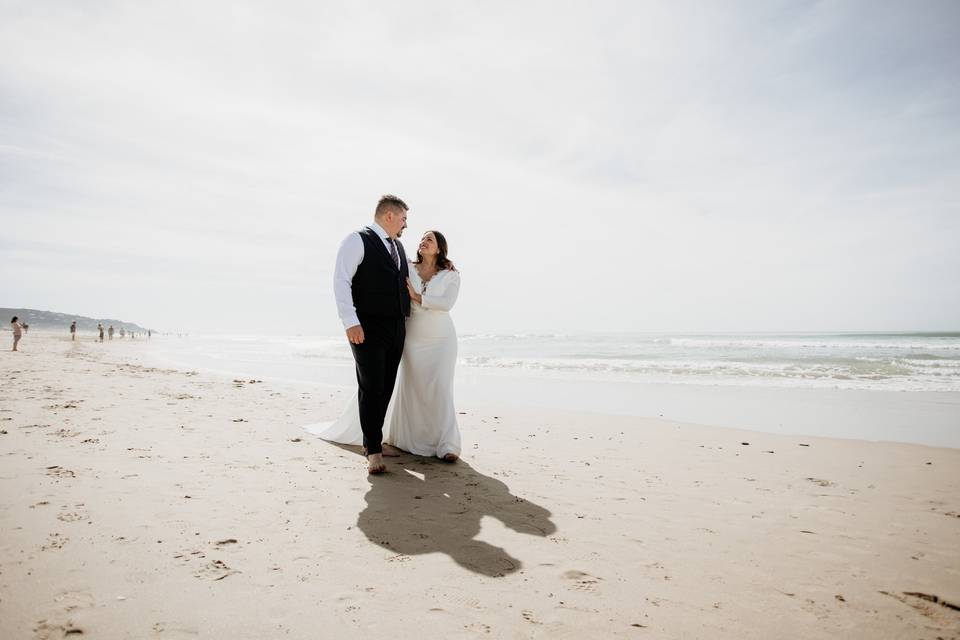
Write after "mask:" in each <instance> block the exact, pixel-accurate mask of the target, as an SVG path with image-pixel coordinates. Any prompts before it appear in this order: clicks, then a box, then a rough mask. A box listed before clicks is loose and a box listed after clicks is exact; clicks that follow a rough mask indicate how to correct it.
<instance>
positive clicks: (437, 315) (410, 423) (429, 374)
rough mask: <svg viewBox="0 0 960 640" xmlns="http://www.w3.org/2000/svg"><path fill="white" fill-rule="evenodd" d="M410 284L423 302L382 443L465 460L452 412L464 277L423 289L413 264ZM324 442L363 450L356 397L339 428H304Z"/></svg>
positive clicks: (443, 278)
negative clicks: (456, 308) (457, 307)
mask: <svg viewBox="0 0 960 640" xmlns="http://www.w3.org/2000/svg"><path fill="white" fill-rule="evenodd" d="M410 282H411V284H412V285H413V287H414V289H416V290H417V291H420V292H421V295H422V296H423V302H422V303H420V304H418V303H416V302H413V301H411V304H410V317H409V318H408V319H407V337H406V340H405V341H404V344H403V357H402V359H401V360H400V370H399V371H398V373H397V382H396V385H395V386H394V388H393V397H392V398H391V399H390V405H389V406H388V408H387V416H386V418H385V419H384V421H383V422H384V424H383V441H384V442H386V443H388V444H391V445H393V446H395V447H396V448H398V449H401V450H403V451H408V452H410V453H414V454H417V455H420V456H437V457H438V458H443V457H444V456H446V455H447V454H451V453H452V454H453V455H455V456H458V457H459V456H460V428H459V427H458V426H457V412H456V410H455V409H454V406H453V373H454V369H455V367H456V364H457V331H456V329H455V328H454V326H453V320H452V319H451V318H450V309H451V308H453V305H454V303H455V302H456V301H457V295H458V294H459V293H460V274H459V273H458V272H456V271H449V270H448V271H440V272H439V273H437V274H436V275H435V276H433V278H431V279H430V281H429V282H427V283H424V282H423V281H422V280H421V279H420V276H419V275H418V274H417V270H416V268H415V267H414V265H413V263H410ZM304 429H306V430H307V431H308V432H310V433H312V434H314V435H317V436H320V437H321V438H323V439H324V440H329V441H331V442H339V443H342V444H352V445H361V444H363V431H362V430H361V429H360V409H359V404H358V402H357V395H356V394H354V396H353V399H352V400H351V401H350V403H349V405H348V406H347V408H346V410H345V411H344V412H343V415H341V416H340V418H339V419H338V420H337V421H336V422H332V423H331V422H324V423H319V424H312V425H308V426H306V427H304Z"/></svg>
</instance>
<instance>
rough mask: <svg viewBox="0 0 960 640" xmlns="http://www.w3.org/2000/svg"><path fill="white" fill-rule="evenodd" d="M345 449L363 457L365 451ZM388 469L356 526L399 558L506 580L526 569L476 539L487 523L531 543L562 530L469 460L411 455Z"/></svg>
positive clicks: (373, 484) (374, 481) (375, 479)
mask: <svg viewBox="0 0 960 640" xmlns="http://www.w3.org/2000/svg"><path fill="white" fill-rule="evenodd" d="M339 446H340V447H342V448H343V449H346V450H349V451H353V452H356V453H360V449H359V448H358V447H349V446H344V445H339ZM387 469H388V472H387V473H384V474H382V475H376V476H369V480H370V490H369V491H368V492H367V495H366V496H365V498H364V499H365V500H366V503H367V506H366V508H365V509H364V510H363V511H362V512H361V513H360V516H359V517H358V518H357V526H358V527H359V528H360V530H361V531H363V533H364V534H366V536H367V538H368V539H369V540H370V541H371V542H373V543H374V544H378V545H380V546H381V547H384V548H385V549H389V550H390V551H392V552H394V553H397V554H403V555H408V556H412V555H419V554H425V553H445V554H447V555H448V556H450V558H451V559H453V561H454V562H456V563H457V564H459V565H460V566H461V567H463V568H464V569H469V570H470V571H473V572H475V573H480V574H483V575H485V576H490V577H500V576H505V575H507V574H509V573H513V572H515V571H518V570H519V569H520V568H521V567H522V566H523V565H522V563H521V562H520V560H518V559H517V558H514V557H513V556H511V555H510V554H509V553H507V551H506V550H504V549H502V548H500V547H496V546H493V545H492V544H489V543H487V542H484V541H482V540H477V539H476V536H477V535H478V534H479V533H480V520H481V518H482V517H483V516H490V517H493V518H496V519H497V520H499V521H500V522H502V523H503V524H504V525H505V526H506V527H508V528H510V529H512V530H513V531H516V532H519V533H524V534H529V535H535V536H540V537H546V536H548V535H551V534H553V533H555V532H556V530H557V527H556V525H554V524H553V522H551V520H550V515H551V514H550V512H549V511H548V510H546V509H544V508H543V507H541V506H540V505H538V504H535V503H533V502H530V501H528V500H525V499H523V498H520V497H517V496H515V495H513V494H511V493H510V489H509V487H507V485H506V484H504V483H503V482H501V481H500V480H497V479H495V478H491V477H490V476H485V475H483V474H482V473H479V472H478V471H477V470H476V469H474V468H473V467H471V466H470V465H469V464H467V463H466V462H464V461H463V460H459V461H458V462H456V463H453V464H451V463H446V462H442V461H440V460H437V459H435V458H423V457H420V456H414V455H408V454H404V455H402V456H400V457H398V458H388V459H387Z"/></svg>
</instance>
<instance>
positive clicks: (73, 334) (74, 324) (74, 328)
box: [70, 320, 77, 342]
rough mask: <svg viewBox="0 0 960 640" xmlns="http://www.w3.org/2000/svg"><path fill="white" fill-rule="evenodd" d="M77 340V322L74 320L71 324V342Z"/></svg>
mask: <svg viewBox="0 0 960 640" xmlns="http://www.w3.org/2000/svg"><path fill="white" fill-rule="evenodd" d="M76 339H77V321H76V320H74V321H73V322H71V323H70V341H71V342H72V341H74V340H76Z"/></svg>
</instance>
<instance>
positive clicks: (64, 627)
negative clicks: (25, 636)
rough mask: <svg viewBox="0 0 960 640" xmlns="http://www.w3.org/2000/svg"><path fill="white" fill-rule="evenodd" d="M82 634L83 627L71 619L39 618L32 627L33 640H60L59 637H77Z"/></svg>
mask: <svg viewBox="0 0 960 640" xmlns="http://www.w3.org/2000/svg"><path fill="white" fill-rule="evenodd" d="M81 635H83V629H81V628H80V627H78V626H77V625H75V624H74V623H73V621H72V620H65V621H63V622H52V621H50V620H40V621H39V622H37V626H35V627H34V628H33V640H61V638H78V637H80V636H81Z"/></svg>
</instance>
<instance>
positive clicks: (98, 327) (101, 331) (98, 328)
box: [97, 322, 103, 342]
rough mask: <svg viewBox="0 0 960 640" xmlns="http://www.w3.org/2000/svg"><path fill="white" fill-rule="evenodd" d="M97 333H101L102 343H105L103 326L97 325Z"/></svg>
mask: <svg viewBox="0 0 960 640" xmlns="http://www.w3.org/2000/svg"><path fill="white" fill-rule="evenodd" d="M97 331H99V332H100V342H103V324H101V323H99V322H98V323H97Z"/></svg>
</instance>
